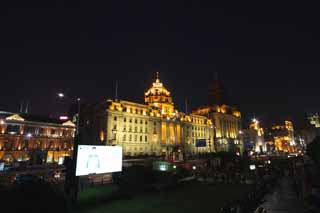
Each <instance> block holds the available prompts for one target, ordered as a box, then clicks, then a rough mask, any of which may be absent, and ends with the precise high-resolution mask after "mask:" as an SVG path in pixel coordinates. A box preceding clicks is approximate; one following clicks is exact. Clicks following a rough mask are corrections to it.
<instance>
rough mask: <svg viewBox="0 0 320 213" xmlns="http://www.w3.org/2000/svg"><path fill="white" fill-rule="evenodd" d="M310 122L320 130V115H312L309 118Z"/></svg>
mask: <svg viewBox="0 0 320 213" xmlns="http://www.w3.org/2000/svg"><path fill="white" fill-rule="evenodd" d="M308 121H309V122H310V124H311V125H313V126H314V127H315V128H320V116H319V114H318V113H315V114H311V115H309V116H308Z"/></svg>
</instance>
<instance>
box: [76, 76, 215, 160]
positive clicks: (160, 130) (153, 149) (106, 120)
mask: <svg viewBox="0 0 320 213" xmlns="http://www.w3.org/2000/svg"><path fill="white" fill-rule="evenodd" d="M144 97H145V98H144V101H145V103H144V104H139V103H134V102H130V101H125V100H111V99H109V100H107V101H106V102H105V103H102V104H99V105H93V106H88V107H85V108H84V109H83V110H82V111H81V116H82V119H81V125H80V128H81V131H80V132H82V133H81V134H82V135H81V141H82V143H94V144H103V145H105V144H107V145H117V146H122V147H123V152H124V155H125V156H138V155H155V156H165V157H166V158H168V159H171V160H178V159H182V158H183V157H186V156H191V155H195V154H197V153H209V152H213V151H215V147H214V139H213V134H214V131H213V125H212V122H211V120H210V119H208V118H207V117H206V116H201V115H196V114H189V115H188V114H185V113H182V112H179V111H178V110H176V109H175V107H174V103H173V101H172V97H171V93H170V92H169V91H168V90H167V89H166V88H165V87H164V86H163V84H162V83H161V82H160V79H159V76H158V75H157V78H156V81H155V82H154V83H153V84H152V86H151V87H150V88H149V89H148V90H147V91H146V92H145V94H144ZM83 133H84V134H83ZM199 141H202V143H199Z"/></svg>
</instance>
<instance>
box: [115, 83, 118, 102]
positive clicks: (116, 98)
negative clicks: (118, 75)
mask: <svg viewBox="0 0 320 213" xmlns="http://www.w3.org/2000/svg"><path fill="white" fill-rule="evenodd" d="M115 93H116V94H115V101H118V81H116V91H115Z"/></svg>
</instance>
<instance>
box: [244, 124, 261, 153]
mask: <svg viewBox="0 0 320 213" xmlns="http://www.w3.org/2000/svg"><path fill="white" fill-rule="evenodd" d="M242 135H243V143H244V146H245V149H246V150H247V151H252V152H256V153H264V152H267V146H266V143H265V141H264V131H263V128H261V126H260V122H259V121H258V120H257V119H255V118H254V119H252V122H251V123H250V125H249V129H244V130H242Z"/></svg>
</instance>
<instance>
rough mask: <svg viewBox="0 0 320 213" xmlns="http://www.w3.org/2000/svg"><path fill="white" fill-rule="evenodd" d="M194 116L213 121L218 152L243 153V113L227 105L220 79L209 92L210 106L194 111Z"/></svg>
mask: <svg viewBox="0 0 320 213" xmlns="http://www.w3.org/2000/svg"><path fill="white" fill-rule="evenodd" d="M192 113H193V114H197V115H202V116H206V117H207V118H208V119H210V120H212V123H213V126H214V130H215V131H214V133H215V136H214V137H215V139H216V140H215V142H216V143H215V146H216V150H217V151H228V152H243V142H242V139H241V135H240V134H239V132H240V129H241V128H240V122H241V113H240V112H239V111H238V110H237V109H236V108H235V107H231V106H229V105H227V104H226V98H225V95H224V91H223V88H222V86H221V83H220V81H219V80H218V79H216V80H215V81H214V82H213V87H212V88H211V89H210V90H209V103H208V106H205V107H199V108H198V109H195V110H193V112H192Z"/></svg>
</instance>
